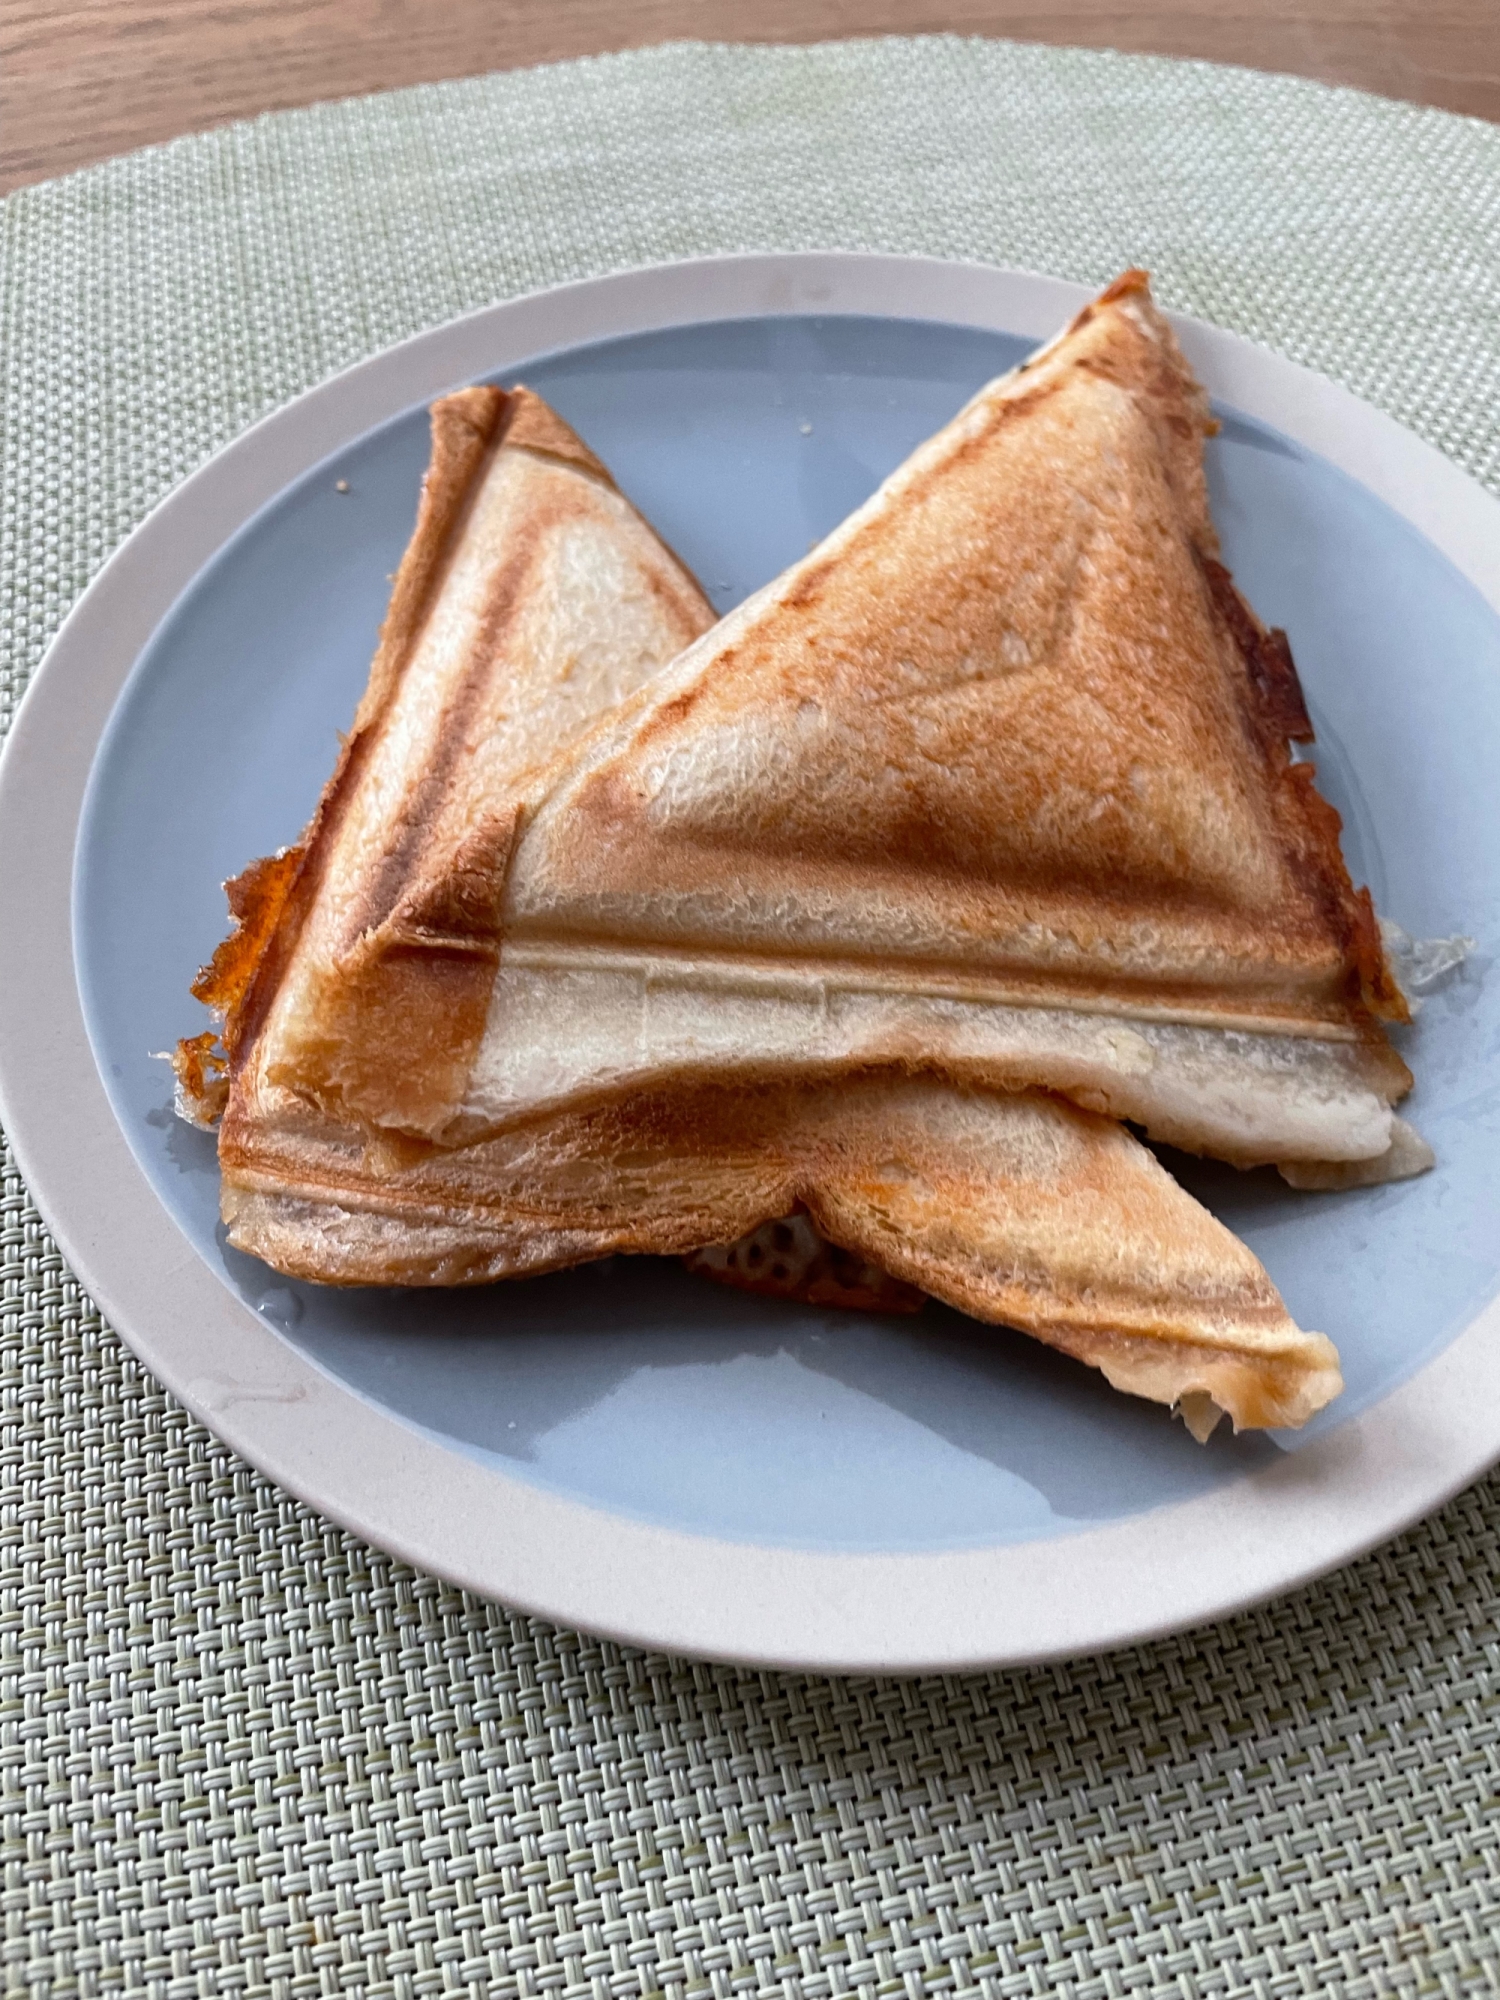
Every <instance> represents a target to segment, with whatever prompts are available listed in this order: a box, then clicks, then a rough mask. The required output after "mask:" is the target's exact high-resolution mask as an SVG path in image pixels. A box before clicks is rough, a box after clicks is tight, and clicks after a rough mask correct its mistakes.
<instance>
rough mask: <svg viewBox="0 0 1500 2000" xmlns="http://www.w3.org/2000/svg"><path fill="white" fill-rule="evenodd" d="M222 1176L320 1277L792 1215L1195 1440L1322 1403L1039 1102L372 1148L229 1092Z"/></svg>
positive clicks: (1005, 1097)
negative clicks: (1043, 1346) (1224, 1418)
mask: <svg viewBox="0 0 1500 2000" xmlns="http://www.w3.org/2000/svg"><path fill="white" fill-rule="evenodd" d="M220 1160H221V1163H222V1167H223V1174H224V1196H223V1201H224V1217H225V1221H226V1222H227V1224H228V1227H229V1237H230V1241H231V1242H232V1243H234V1244H235V1245H236V1247H237V1248H239V1249H242V1250H247V1251H249V1252H251V1253H252V1254H253V1255H255V1256H258V1257H262V1258H264V1259H265V1260H266V1262H267V1263H270V1264H274V1265H275V1266H276V1268H277V1269H278V1270H282V1271H286V1272H289V1273H290V1274H291V1275H292V1276H294V1277H304V1278H313V1279H316V1280H318V1281H320V1282H323V1283H334V1284H339V1283H343V1284H385V1285H391V1284H395V1285H432V1284H475V1283H481V1282H485V1281H488V1280H490V1279H495V1278H507V1277H525V1276H530V1275H534V1274H536V1273H538V1272H542V1271H549V1270H556V1269H558V1268H560V1267H563V1266H566V1265H569V1264H576V1263H581V1262H583V1261H585V1260H587V1259H589V1258H594V1257H604V1256H608V1255H610V1254H612V1253H614V1252H619V1251H629V1252H654V1253H657V1254H661V1255H680V1254H682V1253H684V1252H689V1251H693V1250H696V1249H698V1248H699V1247H700V1246H702V1245H713V1244H728V1243H733V1242H735V1240H736V1239H738V1238H741V1237H743V1236H745V1235H746V1234H747V1233H748V1232H753V1231H755V1230H756V1229H757V1226H758V1225H760V1224H763V1223H765V1222H766V1221H767V1220H770V1219H773V1218H775V1219H778V1220H780V1219H785V1218H787V1217H789V1216H791V1215H793V1214H794V1213H795V1212H796V1211H797V1210H798V1209H804V1210H805V1211H806V1212H807V1215H808V1216H809V1218H810V1220H811V1223H812V1225H813V1228H814V1229H815V1230H816V1232H817V1234H818V1236H819V1237H821V1238H822V1239H823V1240H824V1241H825V1242H828V1243H831V1244H835V1245H838V1246H840V1247H842V1248H843V1249H844V1250H845V1251H846V1252H848V1253H850V1255H851V1256H852V1257H853V1258H854V1259H856V1260H858V1262H860V1263H867V1264H870V1265H873V1266H875V1267H876V1269H877V1270H878V1271H879V1272H884V1273H886V1274H889V1276H890V1277H892V1278H895V1279H897V1280H900V1281H902V1283H903V1284H904V1285H906V1286H909V1287H915V1288H917V1289H919V1290H920V1291H922V1292H926V1293H929V1294H931V1295H932V1296H933V1297H935V1298H939V1299H943V1300H946V1301H947V1302H948V1303H949V1304H950V1305H954V1306H957V1307H958V1308H959V1309H960V1310H961V1311H963V1312H966V1313H970V1314H972V1315H973V1316H974V1317H975V1318H978V1319H982V1320H992V1321H997V1322H1000V1323H1003V1324H1005V1325H1007V1326H1014V1327H1019V1328H1020V1329H1021V1330H1022V1331H1023V1332H1026V1333H1030V1334H1032V1335H1034V1336H1035V1337H1036V1338H1038V1339H1040V1340H1043V1341H1045V1342H1047V1344H1048V1345H1050V1346H1053V1347H1058V1348H1061V1349H1062V1350H1063V1351H1064V1352H1065V1353H1068V1354H1072V1355H1075V1356H1076V1357H1077V1358H1078V1359H1079V1360H1081V1361H1085V1362H1088V1363H1089V1364H1090V1365H1091V1366H1093V1367H1096V1368H1100V1369H1102V1370H1103V1372H1104V1374H1105V1375H1106V1376H1107V1377H1108V1379H1109V1380H1110V1381H1111V1382H1112V1383H1114V1384H1115V1386H1116V1387H1117V1388H1120V1389H1124V1390H1127V1391H1129V1392H1130V1393H1132V1394H1135V1395H1139V1396H1146V1397H1150V1398H1152V1399H1153V1400H1155V1401H1157V1402H1162V1403H1167V1404H1170V1405H1177V1406H1179V1407H1181V1409H1182V1412H1183V1414H1184V1416H1185V1417H1186V1418H1187V1419H1188V1421H1189V1424H1190V1425H1191V1426H1192V1427H1193V1428H1194V1429H1195V1430H1196V1431H1199V1432H1203V1431H1206V1430H1207V1429H1211V1428H1212V1425H1213V1423H1214V1422H1215V1421H1216V1420H1217V1417H1218V1414H1219V1412H1221V1411H1223V1412H1227V1413H1228V1415H1229V1416H1230V1417H1232V1418H1233V1420H1234V1423H1235V1426H1236V1428H1240V1429H1243V1428H1245V1427H1247V1426H1249V1427H1255V1426H1262V1425H1296V1424H1300V1423H1302V1422H1304V1421H1305V1419H1306V1418H1307V1417H1309V1416H1311V1415H1312V1414H1313V1412H1314V1411H1316V1410H1318V1409H1320V1408H1321V1407H1322V1406H1323V1405H1324V1404H1325V1403H1327V1402H1328V1401H1329V1400H1330V1399H1331V1398H1332V1397H1333V1396H1335V1395H1336V1394H1337V1393H1338V1390H1339V1387H1340V1378H1339V1369H1338V1356H1337V1354H1336V1352H1335V1350H1334V1347H1333V1344H1332V1343H1331V1342H1330V1341H1328V1340H1326V1339H1325V1338H1324V1337H1323V1336H1322V1335H1321V1334H1317V1333H1305V1332H1303V1331H1302V1330H1301V1329H1300V1328H1299V1327H1298V1326H1297V1325H1296V1324H1295V1322H1294V1321H1293V1320H1292V1318H1291V1316H1290V1314H1289V1313H1288V1312H1287V1309H1286V1307H1285V1306H1284V1305H1283V1303H1282V1301H1281V1299H1280V1297H1279V1296H1278V1295H1277V1292H1276V1289H1275V1287H1274V1285H1273V1284H1272V1283H1271V1280H1270V1279H1269V1277H1268V1276H1267V1275H1266V1272H1265V1271H1264V1269H1263V1268H1262V1266H1261V1265H1260V1264H1259V1263H1258V1262H1257V1260H1256V1259H1255V1257H1254V1256H1253V1255H1252V1254H1251V1252H1250V1251H1249V1250H1247V1249H1246V1248H1245V1246H1244V1245H1243V1244H1242V1243H1240V1242H1238V1241H1237V1239H1236V1238H1235V1237H1234V1236H1233V1235H1231V1233H1230V1232H1229V1230H1227V1229H1226V1228H1225V1227H1224V1226H1223V1224H1222V1223H1220V1222H1218V1221H1216V1220H1215V1219H1214V1217H1213V1216H1211V1215H1210V1214H1209V1213H1208V1211H1207V1210H1206V1209H1204V1208H1202V1207H1200V1205H1199V1204H1198V1203H1197V1202H1196V1201H1194V1200H1193V1198H1192V1197H1191V1196H1190V1195H1189V1194H1187V1193H1186V1192H1185V1191H1184V1190H1183V1189H1182V1188H1180V1187H1179V1186H1178V1185H1177V1183H1176V1182H1175V1181H1174V1180H1173V1179H1172V1177H1171V1175H1170V1174H1168V1173H1167V1171H1166V1169H1165V1168H1163V1167H1162V1166H1161V1165H1159V1164H1158V1162H1157V1161H1156V1159H1155V1158H1154V1157H1153V1155H1152V1154H1151V1153H1150V1152H1148V1150H1147V1149H1146V1148H1145V1147H1144V1146H1142V1145H1141V1144H1140V1142H1139V1141H1138V1140H1136V1139H1135V1138H1133V1137H1132V1136H1131V1134H1130V1133H1129V1132H1128V1131H1127V1130H1126V1129H1125V1128H1124V1126H1122V1125H1118V1124H1116V1123H1114V1122H1113V1121H1112V1120H1110V1119H1106V1118H1101V1117H1099V1116H1097V1115H1096V1114H1094V1113H1092V1112H1086V1111H1079V1110H1078V1109H1077V1108H1076V1107H1075V1106H1073V1105H1070V1104H1067V1103H1065V1102H1064V1101H1063V1100H1061V1099H1058V1098H1049V1097H1047V1096H1046V1095H1044V1094H1043V1093H1042V1092H1040V1091H1023V1092H1015V1093H1011V1092H1006V1091H967V1090H962V1089H959V1088H956V1087H955V1086H953V1085H950V1084H947V1083H944V1082H943V1081H942V1080H941V1079H939V1078H936V1077H931V1076H911V1077H902V1076H899V1075H892V1074H890V1073H888V1072H887V1073H875V1074H873V1075H865V1076H862V1077H842V1078H839V1079H837V1080H836V1081H833V1082H829V1083H825V1084H823V1085H821V1086H812V1087H809V1086H805V1085H799V1084H791V1085H785V1086H781V1087H775V1086H765V1087H759V1088H756V1087H750V1088H745V1089H740V1090H735V1089H730V1088H725V1087H723V1086H715V1085H705V1086H702V1087H699V1088H698V1089H695V1090H691V1091H687V1092H684V1093H682V1094H680V1095H678V1094H673V1093H663V1094H660V1095H654V1094H651V1093H644V1094H641V1095H639V1096H619V1097H615V1098H612V1099H610V1100H608V1101H607V1102H605V1103H603V1104H600V1105H596V1106H595V1107H593V1108H592V1109H589V1110H580V1111H572V1112H562V1113H559V1114H558V1115H556V1116H555V1117H552V1118H548V1119H542V1120H539V1121H537V1122H535V1123H532V1124H527V1125H521V1126H514V1127H511V1128H509V1129H508V1130H506V1131H504V1132H502V1133H499V1134H497V1135H495V1136H493V1137H491V1138H488V1139H483V1140H479V1141H476V1142H475V1143H474V1144H472V1145H469V1146H460V1147H453V1148H449V1147H441V1146H430V1145H428V1146H422V1145H416V1144H412V1145H410V1146H409V1147H406V1148H402V1149H401V1150H399V1151H396V1152H387V1151H383V1150H382V1149H381V1148H380V1147H379V1146H378V1145H377V1146H375V1147H372V1145H371V1144H370V1142H369V1139H368V1135H367V1134H365V1133H363V1132H361V1131H358V1130H356V1129H352V1128H351V1129H347V1130H342V1131H341V1130H339V1128H337V1127H336V1126H334V1125H333V1124H332V1123H331V1122H330V1121H329V1120H328V1119H327V1118H326V1117H325V1116H323V1115H322V1114H321V1113H316V1112H309V1111H308V1110H307V1108H306V1107H305V1106H304V1107H299V1106H298V1105H297V1104H296V1103H295V1102H294V1101H293V1100H291V1099H290V1098H289V1097H288V1096H287V1095H285V1094H282V1093H279V1092H276V1091H275V1090H274V1087H273V1088H272V1089H271V1090H270V1091H269V1092H268V1093H267V1094H266V1095H265V1096H263V1097H258V1096H257V1095H256V1094H255V1093H254V1092H253V1091H249V1090H244V1089H241V1090H238V1091H236V1093H235V1094H234V1096H233V1097H232V1098H231V1102H230V1106H229V1110H228V1112H227V1113H226V1115H225V1118H224V1123H223V1128H222V1132H221V1135H220ZM762 1240H763V1241H764V1239H762ZM773 1240H774V1239H773ZM753 1248H754V1245H753V1244H750V1245H746V1246H745V1248H744V1254H745V1255H747V1256H748V1255H749V1253H750V1252H751V1251H752V1250H753ZM804 1254H805V1250H804ZM724 1261H729V1259H727V1258H726V1259H725V1260H724ZM753 1269H754V1267H753V1265H752V1266H751V1267H750V1272H751V1273H753ZM768 1275H769V1276H770V1277H771V1278H772V1280H773V1283H772V1284H770V1285H767V1286H766V1287H765V1288H766V1289H775V1288H776V1286H775V1284H774V1270H773V1272H771V1273H769V1274H768ZM801 1275H805V1273H804V1274H801ZM840 1275H842V1276H844V1278H845V1281H846V1282H847V1277H848V1274H847V1273H844V1274H840ZM798 1276H799V1273H798V1272H797V1271H796V1269H795V1268H794V1267H793V1266H791V1265H790V1264H789V1265H788V1266H787V1267H786V1273H785V1280H784V1282H783V1284H782V1286H781V1287H780V1288H781V1289H783V1290H784V1291H785V1292H786V1294H787V1295H789V1296H801V1297H810V1298H811V1299H812V1302H813V1303H817V1302H818V1295H817V1292H816V1290H815V1289H813V1287H812V1286H810V1285H809V1286H804V1285H802V1284H800V1283H797V1282H795V1280H796V1279H797V1277H798ZM908 1302H909V1301H908V1300H906V1299H903V1298H902V1297H901V1296H899V1295H898V1296H897V1297H896V1298H894V1299H893V1298H892V1297H890V1296H889V1295H886V1296H883V1297H877V1298H872V1299H870V1300H868V1301H866V1303H869V1304H871V1305H874V1306H876V1307H877V1308H879V1309H884V1310H889V1309H891V1307H892V1306H893V1305H894V1306H896V1307H898V1308H899V1307H900V1306H902V1305H903V1304H905V1303H908Z"/></svg>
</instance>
